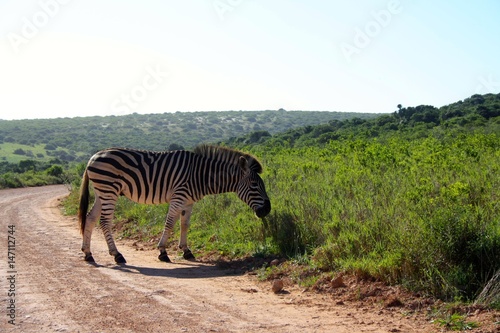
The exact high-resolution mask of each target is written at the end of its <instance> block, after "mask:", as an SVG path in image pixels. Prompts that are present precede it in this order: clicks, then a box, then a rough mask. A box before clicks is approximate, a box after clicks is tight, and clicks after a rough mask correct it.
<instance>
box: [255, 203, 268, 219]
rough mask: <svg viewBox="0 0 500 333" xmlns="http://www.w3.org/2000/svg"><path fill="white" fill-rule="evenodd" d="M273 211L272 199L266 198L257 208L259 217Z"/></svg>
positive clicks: (256, 212)
mask: <svg viewBox="0 0 500 333" xmlns="http://www.w3.org/2000/svg"><path fill="white" fill-rule="evenodd" d="M270 211H271V201H269V200H265V201H264V204H263V205H262V206H260V207H259V208H257V209H256V210H255V215H257V217H258V218H263V217H264V216H266V215H267V214H269V212H270Z"/></svg>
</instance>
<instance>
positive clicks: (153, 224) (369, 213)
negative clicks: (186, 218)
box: [117, 133, 500, 300]
mask: <svg viewBox="0 0 500 333" xmlns="http://www.w3.org/2000/svg"><path fill="white" fill-rule="evenodd" d="M499 148H500V137H498V135H496V134H481V133H477V134H475V133H468V134H461V135H458V136H457V135H455V136H452V135H441V136H430V137H425V138H420V139H414V140H406V139H405V138H404V137H403V136H398V137H394V138H389V139H387V140H376V139H360V140H345V141H331V142H330V143H329V144H325V145H324V146H322V147H305V148H282V147H266V146H255V147H253V148H251V150H252V152H253V153H254V154H255V155H256V156H258V157H259V158H260V159H261V161H262V162H263V164H264V165H265V172H264V174H263V179H264V182H265V184H266V188H267V191H268V194H269V196H270V198H271V202H272V212H271V213H270V215H269V216H267V217H266V218H265V219H264V220H262V221H261V220H258V219H257V218H255V216H254V215H253V213H252V211H251V210H250V209H249V208H248V207H247V206H246V205H245V204H244V203H242V202H240V201H239V200H238V199H237V197H236V196H235V195H234V194H226V195H218V196H209V197H206V198H204V199H203V200H202V201H201V202H199V203H197V204H195V206H194V210H193V216H192V224H191V229H190V233H189V236H188V240H189V244H190V246H191V248H192V249H193V250H195V252H197V253H198V254H203V253H212V254H213V253H217V254H219V255H220V256H223V257H225V258H238V257H241V256H248V255H250V256H252V255H253V256H258V255H262V254H265V255H279V256H286V257H289V258H307V260H305V261H304V262H305V263H306V264H307V265H309V266H310V267H311V269H312V270H313V271H316V272H326V273H328V272H347V273H354V274H356V275H358V276H360V277H365V278H375V279H378V280H381V281H385V282H387V283H398V284H403V285H405V286H406V287H408V288H410V289H413V290H418V291H421V292H424V293H426V294H431V295H434V296H437V297H440V298H442V299H447V300H449V299H453V298H455V297H463V298H464V299H473V298H474V297H475V296H476V295H477V294H478V292H480V290H481V288H482V287H483V286H484V284H485V283H486V282H487V281H488V279H489V278H490V277H491V276H492V274H494V272H495V271H496V270H497V269H499V268H500V204H499V199H500V149H499ZM166 211H167V206H143V205H135V204H132V203H129V202H122V201H121V202H120V205H119V209H118V211H117V217H118V218H119V219H122V220H127V221H130V227H129V229H128V231H127V232H128V234H129V235H133V234H136V233H138V234H141V235H142V236H141V237H144V238H146V239H147V238H149V237H153V236H156V237H159V235H160V233H161V231H162V229H163V223H164V218H165V215H166ZM177 239H178V232H177V234H176V236H175V241H177ZM302 280H305V281H304V283H305V284H311V283H314V281H315V278H314V277H311V278H309V277H307V278H303V279H302Z"/></svg>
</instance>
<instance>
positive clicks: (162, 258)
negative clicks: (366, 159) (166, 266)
mask: <svg viewBox="0 0 500 333" xmlns="http://www.w3.org/2000/svg"><path fill="white" fill-rule="evenodd" d="M158 259H160V261H163V262H172V261H171V260H170V258H169V257H168V255H167V252H160V255H159V256H158Z"/></svg>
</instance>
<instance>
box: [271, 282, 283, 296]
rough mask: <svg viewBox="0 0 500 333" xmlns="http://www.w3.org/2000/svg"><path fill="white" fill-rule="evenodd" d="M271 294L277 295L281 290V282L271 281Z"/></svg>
mask: <svg viewBox="0 0 500 333" xmlns="http://www.w3.org/2000/svg"><path fill="white" fill-rule="evenodd" d="M272 289H273V293H275V294H277V293H279V292H280V291H282V290H283V281H281V280H280V279H276V280H274V281H273V288H272Z"/></svg>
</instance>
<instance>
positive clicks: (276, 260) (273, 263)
mask: <svg viewBox="0 0 500 333" xmlns="http://www.w3.org/2000/svg"><path fill="white" fill-rule="evenodd" d="M279 264H280V261H279V260H278V259H274V260H273V261H271V263H270V264H269V265H270V266H271V267H272V266H278V265H279Z"/></svg>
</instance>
